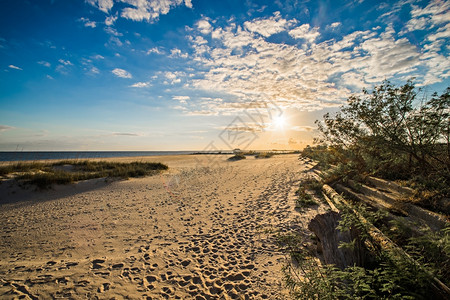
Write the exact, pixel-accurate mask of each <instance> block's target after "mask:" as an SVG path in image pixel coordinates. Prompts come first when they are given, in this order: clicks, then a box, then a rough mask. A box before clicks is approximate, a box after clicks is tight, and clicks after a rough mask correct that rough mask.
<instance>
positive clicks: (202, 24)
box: [196, 18, 212, 34]
mask: <svg viewBox="0 0 450 300" xmlns="http://www.w3.org/2000/svg"><path fill="white" fill-rule="evenodd" d="M196 26H197V29H198V30H199V31H200V32H201V33H203V34H209V33H211V30H212V26H211V24H209V22H208V18H205V19H201V20H200V21H198V22H197V23H196Z"/></svg>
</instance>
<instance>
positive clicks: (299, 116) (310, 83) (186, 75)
mask: <svg viewBox="0 0 450 300" xmlns="http://www.w3.org/2000/svg"><path fill="white" fill-rule="evenodd" d="M0 7H1V9H0V91H1V93H0V150H12V151H14V150H22V149H23V150H24V151H27V150H28V151H30V150H202V149H228V148H235V147H239V148H249V149H275V148H276V149H280V148H285V149H296V148H301V147H304V146H305V145H306V144H308V143H311V139H312V137H313V136H314V135H315V129H314V128H315V125H314V121H315V120H316V119H320V118H321V116H322V115H323V114H324V113H326V112H334V111H336V110H337V109H338V107H339V106H340V105H341V104H342V103H344V102H345V99H346V98H347V97H348V96H349V95H351V94H352V93H358V92H360V91H361V89H362V88H363V87H366V88H369V89H370V88H371V87H373V86H374V85H376V84H379V83H380V82H381V81H382V80H384V79H389V80H391V81H392V82H394V83H399V84H400V83H404V82H405V81H406V80H407V79H409V78H411V77H415V78H416V79H415V82H416V83H417V85H418V86H423V87H424V88H425V91H430V92H432V91H437V92H442V91H443V90H444V89H445V88H446V87H447V86H448V85H449V84H450V79H449V75H450V73H449V70H450V61H449V57H448V54H449V50H450V43H449V36H450V2H449V1H442V0H436V1H412V0H404V1H397V2H396V1H386V2H382V1H368V0H359V1H356V0H355V1H331V0H330V1H312V0H311V1H300V0H286V1H281V0H275V1H273V0H268V1H263V0H246V1H244V0H222V1H211V0H28V1H27V0H1V1H0Z"/></svg>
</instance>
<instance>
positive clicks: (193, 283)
mask: <svg viewBox="0 0 450 300" xmlns="http://www.w3.org/2000/svg"><path fill="white" fill-rule="evenodd" d="M226 158H227V157H226V156H205V155H204V156H191V155H189V156H173V157H169V156H167V157H151V158H148V157H147V158H142V160H150V161H160V162H164V163H166V164H168V165H169V167H170V170H169V171H168V172H165V173H163V174H162V175H160V176H159V175H158V176H153V177H146V178H140V179H131V180H127V181H113V182H108V183H105V182H104V181H103V180H96V181H89V182H84V183H79V184H77V185H71V186H63V187H61V186H60V187H56V188H55V189H54V190H51V191H44V192H36V191H16V192H15V193H12V192H11V188H10V187H5V184H2V188H1V194H0V201H1V202H0V203H1V208H0V224H1V225H0V226H1V229H2V230H1V236H0V241H1V242H0V244H1V248H0V280H1V285H0V297H1V298H2V299H14V298H18V297H20V296H24V297H26V298H30V299H49V298H68V299H95V298H98V299H111V298H114V297H115V298H116V299H122V298H129V299H142V298H144V299H284V298H286V296H287V291H286V290H285V289H284V288H283V286H282V272H281V268H282V266H283V263H284V260H285V259H286V255H285V254H284V253H282V252H280V251H279V250H278V249H277V247H276V245H275V244H274V242H275V241H274V236H273V234H270V232H271V231H273V229H281V230H282V231H288V230H296V228H297V227H299V226H300V227H303V228H305V227H306V223H307V221H308V220H309V219H310V216H306V215H301V214H300V213H298V212H296V211H295V210H294V197H295V195H294V193H295V190H296V188H297V187H298V180H299V179H300V177H301V171H302V170H303V169H304V168H305V166H304V165H302V164H301V163H300V162H299V161H298V159H297V158H298V156H297V155H282V156H275V157H273V158H270V159H253V158H249V159H246V160H242V161H236V162H229V161H226ZM116 160H121V161H126V160H127V159H125V158H122V159H116ZM128 160H136V158H132V159H128ZM201 165H202V166H203V167H200V166H201ZM297 229H298V228H297Z"/></svg>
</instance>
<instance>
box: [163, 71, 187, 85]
mask: <svg viewBox="0 0 450 300" xmlns="http://www.w3.org/2000/svg"><path fill="white" fill-rule="evenodd" d="M181 76H183V77H184V76H186V74H185V73H184V72H165V73H164V77H165V78H166V79H167V80H166V81H164V83H165V84H176V83H180V82H181V78H180V77H181Z"/></svg>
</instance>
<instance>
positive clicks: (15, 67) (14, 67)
mask: <svg viewBox="0 0 450 300" xmlns="http://www.w3.org/2000/svg"><path fill="white" fill-rule="evenodd" d="M8 68H10V69H14V70H21V71H23V69H22V68H20V67H18V66H15V65H9V66H8Z"/></svg>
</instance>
